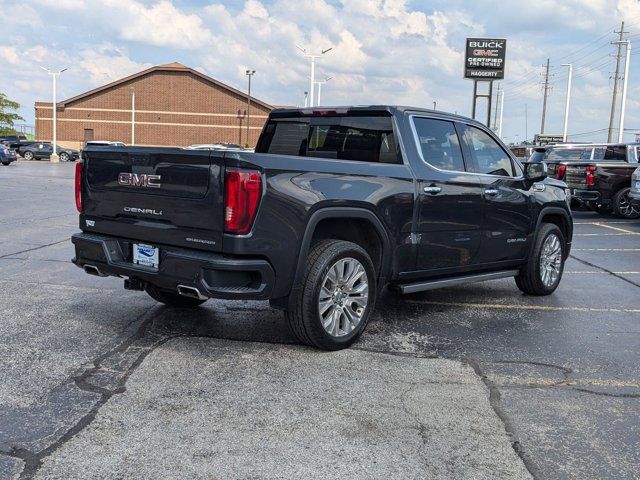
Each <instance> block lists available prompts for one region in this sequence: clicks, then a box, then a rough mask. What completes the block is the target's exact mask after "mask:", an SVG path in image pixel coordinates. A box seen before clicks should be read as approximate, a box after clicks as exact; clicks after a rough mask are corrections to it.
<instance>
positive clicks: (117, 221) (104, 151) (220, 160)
mask: <svg viewBox="0 0 640 480" xmlns="http://www.w3.org/2000/svg"><path fill="white" fill-rule="evenodd" d="M83 158H84V163H85V167H84V178H85V191H84V194H83V206H84V212H83V215H82V216H81V218H80V227H81V228H82V229H83V230H86V231H91V232H98V233H106V234H109V235H116V236H120V237H124V238H131V239H140V240H144V241H145V242H147V243H158V244H167V245H176V246H185V247H189V248H200V249H203V250H208V251H220V250H221V248H222V234H223V229H224V212H223V210H224V206H223V203H224V200H223V194H224V192H223V185H222V183H223V175H222V173H223V172H222V170H223V166H224V155H223V154H222V153H220V152H211V151H209V150H183V149H179V148H154V147H127V148H120V147H116V148H114V147H90V148H88V149H86V150H85V151H84V152H83Z"/></svg>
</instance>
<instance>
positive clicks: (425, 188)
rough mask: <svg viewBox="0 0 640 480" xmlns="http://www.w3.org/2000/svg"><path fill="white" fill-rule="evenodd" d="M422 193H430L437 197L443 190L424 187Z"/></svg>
mask: <svg viewBox="0 0 640 480" xmlns="http://www.w3.org/2000/svg"><path fill="white" fill-rule="evenodd" d="M422 191H423V192H424V193H430V194H432V195H435V194H436V193H440V192H441V191H442V188H440V187H424V188H423V189H422Z"/></svg>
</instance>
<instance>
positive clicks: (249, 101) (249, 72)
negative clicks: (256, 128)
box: [244, 70, 256, 146]
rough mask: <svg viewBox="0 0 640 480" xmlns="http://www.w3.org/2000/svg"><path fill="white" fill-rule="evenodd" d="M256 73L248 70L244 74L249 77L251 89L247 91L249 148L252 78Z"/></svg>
mask: <svg viewBox="0 0 640 480" xmlns="http://www.w3.org/2000/svg"><path fill="white" fill-rule="evenodd" d="M255 73H256V71H255V70H247V71H245V72H244V74H245V75H246V76H247V77H249V88H248V89H247V138H246V144H247V146H249V123H250V122H249V120H251V77H253V75H255Z"/></svg>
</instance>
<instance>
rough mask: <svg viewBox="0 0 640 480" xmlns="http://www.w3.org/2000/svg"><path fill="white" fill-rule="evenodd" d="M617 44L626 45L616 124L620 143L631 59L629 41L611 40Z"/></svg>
mask: <svg viewBox="0 0 640 480" xmlns="http://www.w3.org/2000/svg"><path fill="white" fill-rule="evenodd" d="M613 43H614V44H617V45H626V47H627V56H626V58H625V60H624V81H623V82H622V104H621V105H620V122H619V126H618V143H622V134H623V133H624V111H625V108H626V106H627V83H628V80H629V61H630V60H631V42H630V41H629V40H625V41H622V42H613Z"/></svg>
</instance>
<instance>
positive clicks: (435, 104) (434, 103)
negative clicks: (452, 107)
mask: <svg viewBox="0 0 640 480" xmlns="http://www.w3.org/2000/svg"><path fill="white" fill-rule="evenodd" d="M437 105H438V104H437V103H436V101H435V100H434V101H433V109H434V110H437Z"/></svg>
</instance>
